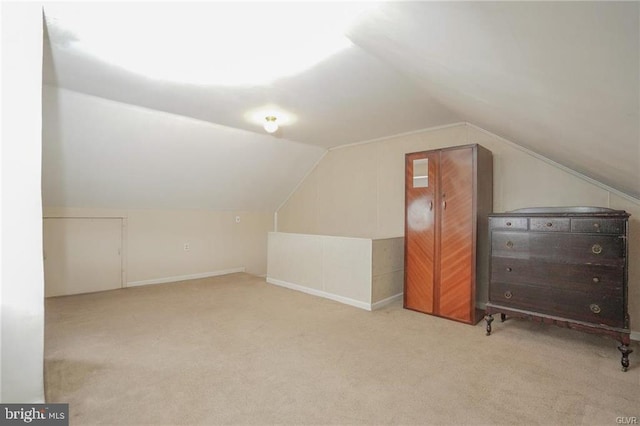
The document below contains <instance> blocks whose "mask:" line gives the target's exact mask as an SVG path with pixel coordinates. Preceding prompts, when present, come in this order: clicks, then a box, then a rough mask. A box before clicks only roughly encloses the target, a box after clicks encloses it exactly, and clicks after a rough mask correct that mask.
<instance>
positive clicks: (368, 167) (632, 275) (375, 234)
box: [277, 123, 640, 337]
mask: <svg viewBox="0 0 640 426" xmlns="http://www.w3.org/2000/svg"><path fill="white" fill-rule="evenodd" d="M471 143H479V144H481V145H483V146H484V147H486V148H488V149H489V150H490V151H491V152H492V153H493V165H494V170H493V176H494V178H493V179H494V191H493V192H494V194H493V205H494V209H493V210H494V211H496V212H503V211H509V210H513V209H517V208H522V207H532V206H581V205H583V206H602V207H610V208H614V209H624V210H626V211H628V212H629V213H631V215H632V217H631V224H630V227H631V238H630V240H631V241H630V253H629V259H630V262H629V314H630V316H631V325H632V329H633V330H635V331H636V332H639V331H640V264H638V262H635V261H634V259H638V258H640V200H636V199H634V198H632V197H629V196H626V195H624V194H621V193H620V192H618V191H615V190H613V189H611V188H608V187H606V186H604V185H602V184H600V183H598V182H595V181H593V180H590V179H587V178H585V177H584V176H582V175H580V174H578V173H575V172H573V171H571V170H569V169H567V168H564V167H562V166H560V165H558V164H556V163H553V162H551V161H549V160H547V159H545V158H543V157H541V156H537V155H535V154H533V153H531V152H529V151H527V150H524V149H523V148H521V147H519V146H517V145H515V144H514V143H512V142H510V141H507V140H505V139H502V138H500V137H498V136H496V135H493V134H491V133H489V132H487V131H484V130H483V129H480V128H478V127H476V126H473V125H470V124H466V123H461V124H457V125H452V126H448V127H442V128H437V129H431V130H425V131H422V132H417V133H411V134H406V135H399V136H395V137H390V138H385V139H381V140H378V141H373V142H370V143H364V144H360V145H353V146H348V147H344V148H335V149H332V150H330V151H329V152H328V153H327V155H325V157H324V158H323V159H322V161H321V162H320V163H319V164H318V165H317V166H316V168H315V169H314V170H313V171H312V172H311V173H310V174H309V175H308V177H307V179H305V180H304V181H303V182H302V183H301V184H300V185H299V186H298V188H297V190H296V191H294V193H293V194H292V195H291V196H290V197H289V199H288V200H287V201H286V202H285V203H284V204H283V206H282V207H281V208H280V209H279V210H278V212H277V213H278V231H280V232H291V233H306V234H324V235H337V236H346V237H368V238H385V237H397V236H402V235H403V234H404V166H405V158H404V157H405V154H406V153H409V152H417V151H424V150H429V149H435V148H441V147H444V146H453V145H464V144H471ZM638 337H640V336H638Z"/></svg>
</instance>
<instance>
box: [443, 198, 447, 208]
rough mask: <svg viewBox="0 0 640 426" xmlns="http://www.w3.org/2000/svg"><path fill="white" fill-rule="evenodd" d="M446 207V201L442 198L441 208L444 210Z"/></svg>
mask: <svg viewBox="0 0 640 426" xmlns="http://www.w3.org/2000/svg"><path fill="white" fill-rule="evenodd" d="M446 209H447V201H446V200H444V201H442V210H446Z"/></svg>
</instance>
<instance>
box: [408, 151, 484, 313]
mask: <svg viewBox="0 0 640 426" xmlns="http://www.w3.org/2000/svg"><path fill="white" fill-rule="evenodd" d="M405 170H406V178H405V240H404V244H405V249H404V250H405V252H404V253H405V256H404V262H405V269H404V271H405V278H404V307H405V308H407V309H412V310H415V311H419V312H424V313H426V314H432V315H437V316H440V317H445V318H450V319H453V320H457V321H461V322H465V323H468V324H476V323H477V322H478V321H479V320H480V319H481V318H482V312H481V311H480V310H478V309H476V292H477V285H476V284H477V281H478V280H477V278H478V269H479V267H480V269H481V270H482V271H483V272H484V273H486V271H487V269H488V267H487V265H488V252H489V251H488V247H487V246H486V244H487V242H488V235H487V215H488V214H489V213H491V211H492V208H493V189H492V186H493V158H492V155H491V152H490V151H489V150H487V149H486V148H483V147H482V146H480V145H465V146H457V147H451V148H443V149H436V150H432V151H423V152H415V153H411V154H407V155H406V168H405ZM483 281H484V283H486V282H487V280H486V277H484V280H483ZM483 290H484V291H483V293H484V292H486V289H483Z"/></svg>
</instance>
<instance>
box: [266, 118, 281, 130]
mask: <svg viewBox="0 0 640 426" xmlns="http://www.w3.org/2000/svg"><path fill="white" fill-rule="evenodd" d="M264 119H265V123H264V130H266V131H267V133H275V132H276V131H277V130H278V123H276V117H275V116H273V115H267V116H266V117H265V118H264Z"/></svg>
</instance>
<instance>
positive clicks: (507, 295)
mask: <svg viewBox="0 0 640 426" xmlns="http://www.w3.org/2000/svg"><path fill="white" fill-rule="evenodd" d="M512 297H513V294H511V292H510V291H505V292H504V298H505V299H511V298H512Z"/></svg>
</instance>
